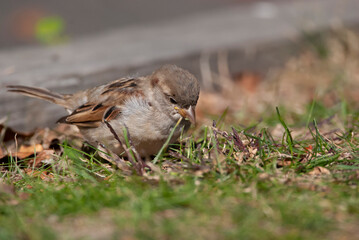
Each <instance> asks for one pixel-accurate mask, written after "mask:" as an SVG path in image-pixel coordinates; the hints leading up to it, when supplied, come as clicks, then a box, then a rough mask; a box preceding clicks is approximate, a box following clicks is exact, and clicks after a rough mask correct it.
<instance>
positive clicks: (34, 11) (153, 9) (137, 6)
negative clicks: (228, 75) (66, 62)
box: [0, 0, 255, 49]
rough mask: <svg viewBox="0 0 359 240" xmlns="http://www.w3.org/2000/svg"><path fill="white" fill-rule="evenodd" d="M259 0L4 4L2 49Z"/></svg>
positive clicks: (0, 22) (22, 0) (0, 20)
mask: <svg viewBox="0 0 359 240" xmlns="http://www.w3.org/2000/svg"><path fill="white" fill-rule="evenodd" d="M254 1H255V0H183V1H175V0H151V1H143V0H121V1H118V0H104V1H100V0H74V1H65V2H63V1H56V0H49V1H48V0H32V1H26V0H17V1H2V2H1V8H0V29H1V31H0V49H6V48H9V47H16V46H21V45H31V44H56V43H60V42H65V41H69V40H71V39H74V38H78V37H80V36H86V35H89V34H96V33H99V32H103V31H107V30H111V29H117V28H123V27H128V26H133V25H147V24H149V23H153V22H161V21H162V22H163V21H169V20H171V19H174V18H177V17H185V16H189V15H192V14H196V13H200V12H205V11H208V10H213V9H218V8H224V7H228V6H231V5H236V4H248V3H250V2H254Z"/></svg>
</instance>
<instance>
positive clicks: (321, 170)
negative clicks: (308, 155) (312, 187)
mask: <svg viewBox="0 0 359 240" xmlns="http://www.w3.org/2000/svg"><path fill="white" fill-rule="evenodd" d="M308 174H309V175H314V176H317V175H329V174H330V171H329V170H328V169H326V168H324V167H315V168H313V170H312V171H310V172H309V173H308Z"/></svg>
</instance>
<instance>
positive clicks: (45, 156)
mask: <svg viewBox="0 0 359 240" xmlns="http://www.w3.org/2000/svg"><path fill="white" fill-rule="evenodd" d="M54 153H55V151H54V150H52V149H49V150H43V151H42V152H40V153H39V154H36V156H35V157H34V158H33V159H31V160H30V161H29V164H28V165H29V166H30V167H39V166H40V164H41V163H42V162H43V161H44V160H50V159H52V156H53V154H54Z"/></svg>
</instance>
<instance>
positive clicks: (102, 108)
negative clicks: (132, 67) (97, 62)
mask: <svg viewBox="0 0 359 240" xmlns="http://www.w3.org/2000/svg"><path fill="white" fill-rule="evenodd" d="M7 88H8V91H9V92H14V93H20V94H23V95H27V96H30V97H34V98H39V99H43V100H46V101H49V102H51V103H55V104H57V105H60V106H62V107H64V108H65V109H66V110H67V111H68V113H69V114H68V115H66V116H64V117H62V118H60V119H59V120H58V123H65V124H71V125H74V126H76V127H77V128H78V129H79V130H80V132H81V133H82V135H83V136H84V139H85V140H86V141H87V142H88V143H90V144H91V145H93V146H95V147H96V146H99V145H100V146H103V147H105V148H106V149H108V150H110V151H111V152H113V153H115V154H117V155H118V156H121V155H123V154H125V153H124V151H125V149H124V146H123V144H122V145H121V144H120V141H118V140H116V139H115V136H114V134H113V132H111V129H110V128H109V126H108V124H110V125H111V127H112V128H113V130H114V131H115V133H116V134H117V135H118V138H119V139H120V140H121V142H124V141H125V131H128V135H129V136H130V138H131V139H130V140H131V142H132V144H133V147H134V148H135V149H136V151H137V152H138V153H139V155H140V156H141V157H149V156H153V155H155V154H157V153H158V151H159V150H160V149H161V148H162V146H163V145H164V144H165V142H166V141H167V140H168V138H169V136H170V134H171V132H173V133H172V137H171V139H170V141H169V142H170V143H173V142H175V141H176V140H177V139H178V138H179V137H180V135H181V133H182V132H185V131H187V130H188V129H189V127H190V126H191V124H195V123H196V114H195V108H196V105H197V102H198V98H199V92H200V84H199V81H198V80H197V78H196V77H195V76H194V75H192V74H191V73H189V72H188V71H187V70H184V69H182V68H180V67H177V66H176V65H170V64H167V65H163V66H161V67H160V68H158V69H157V70H155V71H154V72H153V73H152V74H149V75H146V76H143V77H124V78H120V79H118V80H115V81H112V82H110V83H107V84H104V85H101V86H97V87H94V88H90V89H87V90H83V91H79V92H76V93H74V94H59V93H55V92H52V91H49V90H47V89H45V88H37V87H29V86H22V85H10V86H7ZM175 126H177V127H176V128H175Z"/></svg>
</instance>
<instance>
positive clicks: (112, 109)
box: [58, 78, 143, 127]
mask: <svg viewBox="0 0 359 240" xmlns="http://www.w3.org/2000/svg"><path fill="white" fill-rule="evenodd" d="M138 81H139V79H133V78H130V79H128V78H122V79H119V80H116V81H113V82H111V83H109V84H107V85H106V86H105V87H104V89H103V90H102V92H100V93H98V92H93V94H94V97H96V98H98V99H100V100H102V102H100V103H91V102H88V103H85V104H83V105H81V106H79V107H78V108H76V109H75V110H74V111H73V112H72V113H71V114H70V115H68V116H65V117H62V118H60V119H59V121H58V122H61V123H67V124H73V125H76V126H79V127H98V126H99V125H100V124H101V122H102V121H111V120H113V119H115V118H116V117H117V116H118V115H120V114H121V109H119V108H117V107H116V106H120V105H121V104H122V103H123V102H125V101H126V100H127V99H128V98H129V97H134V96H137V97H139V96H143V93H142V91H140V90H139V89H138V88H137V86H138ZM95 94H96V95H95ZM98 94H100V95H98Z"/></svg>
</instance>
